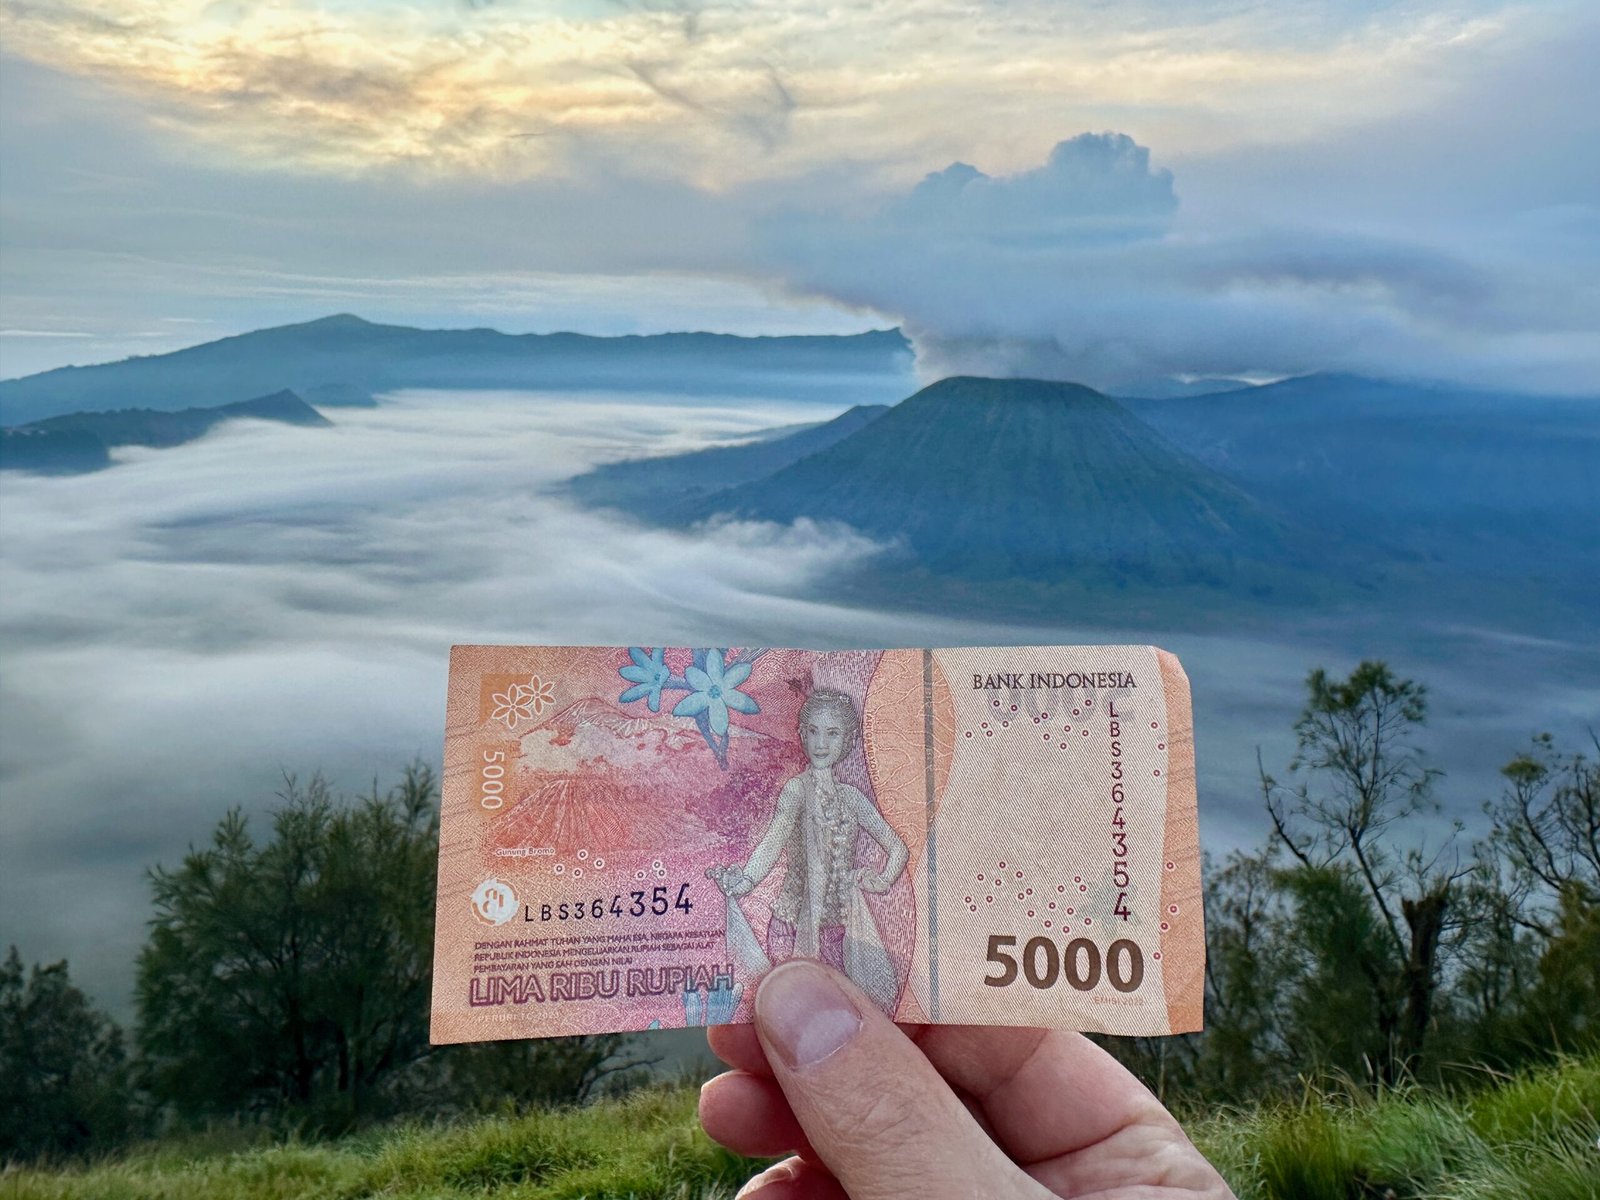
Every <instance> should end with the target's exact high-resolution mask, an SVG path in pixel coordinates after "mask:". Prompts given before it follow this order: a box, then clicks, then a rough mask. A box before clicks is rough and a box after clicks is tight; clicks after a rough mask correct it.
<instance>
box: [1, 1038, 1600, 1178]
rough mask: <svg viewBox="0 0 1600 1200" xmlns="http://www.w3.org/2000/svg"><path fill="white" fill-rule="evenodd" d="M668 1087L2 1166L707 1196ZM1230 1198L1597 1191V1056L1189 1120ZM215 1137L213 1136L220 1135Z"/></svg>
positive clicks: (698, 1140) (721, 1157)
mask: <svg viewBox="0 0 1600 1200" xmlns="http://www.w3.org/2000/svg"><path fill="white" fill-rule="evenodd" d="M694 1106H695V1092H694V1090H693V1089H692V1088H686V1087H674V1088H663V1089H656V1090H650V1091H645V1092H639V1093H635V1094H634V1095H632V1096H629V1097H627V1098H626V1099H623V1100H615V1101H606V1102H603V1103H599V1104H595V1105H592V1106H589V1107H586V1108H581V1109H567V1110H561V1111H554V1112H544V1113H535V1114H530V1115H526V1116H521V1117H507V1118H497V1119H486V1120H479V1121H475V1122H471V1123H462V1124H457V1125H433V1126H428V1125H400V1126H391V1127H387V1128H384V1129H380V1130H373V1131H370V1132H368V1133H365V1134H361V1135H358V1136H353V1137H348V1138H344V1139H341V1140H339V1141H334V1142H326V1143H298V1142H288V1143H275V1144H270V1145H255V1146H248V1147H244V1146H241V1145H240V1141H239V1139H240V1137H241V1136H242V1135H240V1134H239V1133H238V1132H237V1131H231V1132H229V1133H216V1134H212V1135H209V1136H207V1137H192V1138H188V1139H170V1140H166V1141H162V1142H157V1143H153V1144H150V1145H147V1146H145V1147H143V1148H140V1149H137V1150H135V1151H132V1152H130V1153H128V1154H126V1155H124V1156H122V1157H120V1158H117V1159H115V1160H111V1161H107V1162H102V1163H98V1164H95V1165H91V1166H86V1167H79V1168H71V1169H59V1170H49V1169H33V1168H29V1169H13V1170H11V1171H8V1172H6V1173H5V1174H3V1175H0V1196H5V1197H17V1198H19V1200H66V1198H68V1197H71V1198H72V1200H80V1198H81V1200H324V1198H326V1200H355V1198H357V1197H368V1196H371V1197H394V1198H396V1200H400V1198H414V1200H422V1198H423V1197H427V1198H429V1200H446V1198H454V1197H467V1196H473V1197H482V1196H493V1197H504V1198H506V1200H510V1198H512V1197H515V1198H518V1200H558V1198H559V1200H578V1198H580V1197H592V1198H594V1200H601V1198H607V1200H624V1198H628V1200H701V1198H704V1200H711V1198H717V1197H728V1196H731V1195H732V1194H733V1193H734V1192H735V1191H736V1190H737V1189H738V1186H739V1184H740V1183H741V1182H742V1181H743V1180H744V1179H745V1178H747V1177H748V1175H749V1174H750V1173H751V1172H752V1171H753V1170H754V1169H755V1168H756V1166H757V1164H755V1163H752V1162H750V1161H748V1160H744V1159H740V1158H738V1157H736V1156H734V1155H731V1154H728V1153H727V1152H726V1151H724V1150H722V1149H720V1148H719V1147H717V1146H715V1145H713V1144H712V1143H711V1142H710V1141H708V1140H707V1139H706V1137H705V1136H704V1135H703V1134H702V1133H701V1132H700V1131H699V1127H698V1125H697V1124H696V1122H695V1116H694ZM1190 1129H1191V1132H1192V1133H1193V1135H1194V1137H1195V1140H1196V1141H1197V1142H1198V1143H1199V1144H1200V1147H1201V1148H1202V1149H1203V1150H1205V1151H1206V1153H1207V1154H1208V1155H1210V1156H1211V1158H1212V1161H1213V1162H1215V1163H1216V1164H1217V1165H1218V1167H1220V1168H1221V1169H1222V1171H1223V1173H1224V1174H1225V1175H1226V1176H1227V1177H1228V1179H1229V1180H1230V1181H1231V1182H1232V1184H1233V1186H1234V1188H1235V1189H1236V1190H1237V1192H1238V1193H1239V1196H1240V1198H1241V1200H1365V1198H1368V1197H1370V1198H1373V1200H1378V1198H1381V1197H1393V1198H1394V1200H1531V1198H1535V1197H1536V1198H1538V1200H1600V1146H1597V1144H1596V1142H1597V1138H1600V1057H1589V1058H1583V1059H1574V1060H1569V1061H1567V1062H1565V1063H1563V1064H1561V1065H1560V1066H1559V1067H1554V1068H1550V1069H1547V1070H1542V1071H1538V1072H1532V1073H1528V1074H1524V1075H1520V1076H1517V1077H1515V1078H1513V1079H1509V1080H1500V1081H1496V1082H1494V1083H1492V1084H1490V1085H1489V1086H1486V1087H1484V1088H1482V1089H1479V1090H1476V1091H1472V1092H1466V1091H1463V1092H1462V1093H1461V1094H1459V1095H1441V1094H1439V1093H1424V1092H1420V1091H1416V1092H1397V1093H1393V1094H1390V1095H1386V1096H1382V1097H1379V1098H1376V1099H1373V1098H1370V1097H1363V1098H1351V1097H1349V1096H1342V1095H1339V1094H1338V1093H1336V1092H1335V1093H1330V1092H1326V1091H1315V1090H1312V1089H1308V1090H1307V1093H1306V1097H1305V1099H1304V1100H1303V1101H1302V1102H1301V1103H1299V1104H1295V1105H1285V1106H1279V1107H1269V1108H1255V1109H1248V1110H1240V1111H1231V1112H1219V1113H1212V1114H1210V1115H1207V1116H1204V1117H1202V1118H1199V1119H1197V1120H1194V1121H1192V1122H1190ZM230 1143H231V1144H230Z"/></svg>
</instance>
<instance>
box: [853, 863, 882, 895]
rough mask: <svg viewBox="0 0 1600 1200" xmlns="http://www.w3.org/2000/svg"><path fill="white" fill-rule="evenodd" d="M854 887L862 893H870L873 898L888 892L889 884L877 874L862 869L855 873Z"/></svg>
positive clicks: (868, 869)
mask: <svg viewBox="0 0 1600 1200" xmlns="http://www.w3.org/2000/svg"><path fill="white" fill-rule="evenodd" d="M856 886H857V887H859V888H860V889H861V890H862V891H863V892H871V893H872V894H873V895H875V896H881V895H882V894H883V893H884V892H887V891H888V890H889V886H890V884H889V881H888V880H887V879H885V878H884V877H883V876H882V875H880V874H878V872H876V871H874V870H871V869H870V868H868V867H862V868H860V869H859V870H857V871H856Z"/></svg>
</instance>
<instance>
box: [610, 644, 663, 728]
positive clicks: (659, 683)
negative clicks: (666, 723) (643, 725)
mask: <svg viewBox="0 0 1600 1200" xmlns="http://www.w3.org/2000/svg"><path fill="white" fill-rule="evenodd" d="M666 653H667V648H666V647H665V646H657V647H656V648H655V651H654V653H651V654H646V653H645V652H644V649H643V647H640V646H631V647H629V649H628V655H629V657H630V658H632V659H633V663H632V664H631V665H630V666H626V667H623V668H622V669H621V670H619V671H618V672H617V673H618V674H619V675H621V676H622V677H623V678H624V679H626V680H627V681H628V682H629V683H632V684H634V685H635V686H633V687H631V688H629V689H628V690H627V691H625V692H623V693H622V695H621V696H619V697H617V699H618V700H619V701H620V702H621V703H623V704H632V703H633V702H634V701H635V700H644V701H646V702H647V703H648V704H649V705H650V711H651V712H660V711H661V689H662V688H663V687H665V686H666V684H667V681H668V680H670V679H671V678H672V669H671V668H670V667H668V666H667V665H666V663H665V662H664V661H663V659H664V658H665V656H666Z"/></svg>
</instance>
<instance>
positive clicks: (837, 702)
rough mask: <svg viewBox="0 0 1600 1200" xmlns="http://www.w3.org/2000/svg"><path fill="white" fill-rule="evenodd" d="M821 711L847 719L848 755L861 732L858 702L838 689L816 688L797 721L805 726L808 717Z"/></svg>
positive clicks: (806, 701)
mask: <svg viewBox="0 0 1600 1200" xmlns="http://www.w3.org/2000/svg"><path fill="white" fill-rule="evenodd" d="M819 710H827V711H830V712H835V713H838V714H839V716H840V717H841V718H844V719H846V722H847V724H848V727H849V745H848V746H846V748H845V749H846V752H847V753H848V751H849V749H850V747H851V746H854V745H855V742H856V736H857V735H858V734H859V733H860V732H861V714H860V713H858V712H857V711H856V702H855V701H854V700H852V699H851V698H850V696H849V694H848V693H846V692H841V691H839V690H838V689H837V688H825V687H814V688H812V689H811V693H810V695H808V696H807V697H806V698H805V702H804V703H802V704H801V705H800V715H799V717H798V718H797V720H798V721H799V722H800V723H801V724H804V723H805V720H806V718H807V717H809V716H811V714H812V713H815V712H817V711H819Z"/></svg>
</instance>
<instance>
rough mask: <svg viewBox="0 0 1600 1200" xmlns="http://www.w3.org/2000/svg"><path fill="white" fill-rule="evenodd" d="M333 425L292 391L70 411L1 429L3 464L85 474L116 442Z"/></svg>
mask: <svg viewBox="0 0 1600 1200" xmlns="http://www.w3.org/2000/svg"><path fill="white" fill-rule="evenodd" d="M247 419H248V420H257V421H274V422H277V423H280V424H285V425H302V426H331V425H332V424H333V422H332V421H330V420H328V418H327V417H325V416H323V415H322V414H321V413H319V412H318V411H317V410H316V409H315V408H313V407H311V405H309V404H307V403H306V402H305V401H304V400H302V399H301V398H300V397H299V396H297V395H295V394H294V393H293V392H291V391H288V390H283V391H278V392H274V393H272V394H271V395H267V396H256V397H254V398H253V399H250V400H240V401H236V402H235V403H232V404H218V405H212V406H209V407H197V408H186V409H181V410H179V411H177V412H163V411H161V410H159V409H150V408H123V409H114V410H112V411H109V412H79V413H67V414H64V415H62V416H57V417H46V418H44V419H43V420H39V421H34V422H31V423H30V424H27V425H19V426H12V427H8V428H6V429H0V468H4V469H11V470H29V471H34V472H38V473H43V474H81V473H83V472H86V471H95V470H100V469H102V468H104V467H108V466H111V465H112V460H111V455H110V451H111V449H112V448H113V447H116V446H149V447H153V448H156V449H170V448H171V447H173V446H181V445H183V444H184V443H186V442H192V441H194V440H195V439H196V438H198V437H202V436H204V435H205V434H206V433H208V432H210V431H211V430H212V429H214V428H216V426H218V425H221V424H224V423H225V422H228V421H237V420H247Z"/></svg>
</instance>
